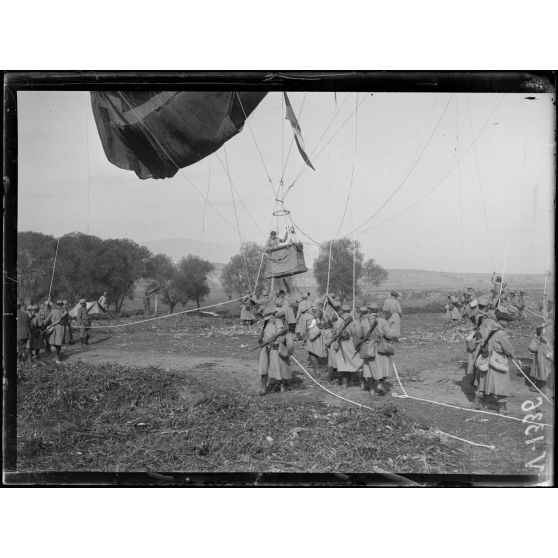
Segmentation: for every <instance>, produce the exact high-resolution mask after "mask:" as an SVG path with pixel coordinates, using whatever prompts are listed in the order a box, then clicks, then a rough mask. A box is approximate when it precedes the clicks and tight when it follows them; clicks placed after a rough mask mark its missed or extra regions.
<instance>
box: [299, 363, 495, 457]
mask: <svg viewBox="0 0 558 558" xmlns="http://www.w3.org/2000/svg"><path fill="white" fill-rule="evenodd" d="M291 358H292V359H293V360H294V361H295V362H296V364H298V366H299V368H300V369H301V370H302V371H303V372H304V373H305V374H306V375H307V376H308V377H309V378H310V379H311V380H312V381H313V382H314V383H315V384H316V385H317V386H318V387H320V388H321V389H323V390H324V391H326V392H327V393H329V394H330V395H333V397H337V398H338V399H342V400H343V401H347V403H352V404H353V405H357V407H361V408H363V409H368V410H369V411H375V410H376V409H374V408H373V407H369V406H368V405H363V404H362V403H358V402H357V401H353V400H352V399H347V398H346V397H342V396H341V395H338V394H337V393H334V392H333V391H331V390H329V389H327V388H326V387H325V386H323V385H322V384H320V382H318V380H316V379H315V378H314V377H313V376H312V374H310V372H308V371H307V370H306V368H304V366H302V364H300V362H298V360H296V358H295V357H294V356H292V355H291ZM435 432H437V433H439V434H445V435H446V436H450V437H452V438H456V439H458V440H461V441H462V442H465V443H467V444H472V445H473V446H481V447H485V448H489V449H495V447H494V446H487V445H485V444H477V443H476V442H471V441H469V440H465V439H464V438H458V437H457V436H453V435H452V434H447V433H446V432H442V431H441V430H435Z"/></svg>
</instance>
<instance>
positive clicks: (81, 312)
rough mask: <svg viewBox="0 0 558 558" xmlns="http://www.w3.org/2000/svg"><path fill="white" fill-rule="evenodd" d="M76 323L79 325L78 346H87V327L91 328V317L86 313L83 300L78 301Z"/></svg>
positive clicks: (85, 304) (85, 305)
mask: <svg viewBox="0 0 558 558" xmlns="http://www.w3.org/2000/svg"><path fill="white" fill-rule="evenodd" d="M76 317H77V322H78V325H79V340H80V344H81V346H82V347H83V345H84V344H85V345H89V327H90V326H91V316H90V315H89V313H88V311H87V302H86V301H85V298H82V299H81V300H80V301H79V308H78V309H77V316H76Z"/></svg>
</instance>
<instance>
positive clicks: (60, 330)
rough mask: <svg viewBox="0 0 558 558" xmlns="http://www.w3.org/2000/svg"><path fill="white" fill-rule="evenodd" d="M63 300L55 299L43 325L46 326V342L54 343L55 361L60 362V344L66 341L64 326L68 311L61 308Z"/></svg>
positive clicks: (66, 322)
mask: <svg viewBox="0 0 558 558" xmlns="http://www.w3.org/2000/svg"><path fill="white" fill-rule="evenodd" d="M63 305H64V303H63V301H62V300H57V301H56V308H53V309H52V310H51V311H50V314H49V315H48V316H47V317H46V320H45V324H44V325H45V326H48V327H47V335H48V342H49V344H50V345H54V348H55V350H56V363H57V364H61V358H62V345H63V344H64V343H65V342H66V339H67V335H68V334H67V333H66V328H67V327H68V325H67V324H68V313H67V312H64V310H63Z"/></svg>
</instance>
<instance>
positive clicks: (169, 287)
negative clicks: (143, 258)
mask: <svg viewBox="0 0 558 558" xmlns="http://www.w3.org/2000/svg"><path fill="white" fill-rule="evenodd" d="M176 273H177V269H176V265H175V264H174V263H173V261H172V260H171V259H170V258H169V257H168V256H167V255H165V254H156V255H155V256H152V257H151V258H150V259H149V261H148V262H147V264H146V272H145V274H146V277H148V278H149V279H153V281H154V283H152V284H151V285H150V288H157V289H159V291H160V293H161V297H162V300H163V302H164V303H165V304H167V305H168V307H169V314H172V313H173V312H174V307H175V306H176V305H177V304H178V303H179V302H180V298H179V297H180V293H179V292H178V291H177V290H176V289H175V284H174V283H175V277H176Z"/></svg>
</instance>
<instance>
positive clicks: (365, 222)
mask: <svg viewBox="0 0 558 558" xmlns="http://www.w3.org/2000/svg"><path fill="white" fill-rule="evenodd" d="M452 98H453V94H451V95H450V98H449V99H448V102H447V103H446V106H445V107H444V110H443V111H442V113H441V114H440V117H439V118H438V122H436V126H434V129H433V130H432V133H431V134H430V136H429V137H428V140H427V141H426V144H425V145H424V147H423V148H422V149H421V151H420V152H419V154H418V156H417V157H416V158H415V161H414V162H413V164H412V165H411V167H410V168H409V170H408V171H407V173H406V174H405V176H404V177H403V179H402V180H401V181H400V182H399V184H398V185H397V186H396V187H395V189H394V190H393V192H392V193H391V194H390V195H389V196H388V197H387V198H386V200H385V201H384V202H383V203H382V205H380V207H379V208H378V209H377V210H376V211H375V212H374V213H372V215H371V216H370V217H368V219H366V221H364V222H363V223H361V224H360V225H359V226H358V227H356V228H355V229H353V230H352V231H351V232H349V233H348V234H347V236H352V235H353V234H354V233H355V232H356V231H358V230H359V229H361V228H362V227H364V226H365V225H367V224H368V223H369V222H370V221H371V220H372V219H374V217H376V215H378V213H380V211H381V210H382V209H383V208H384V207H385V206H386V205H387V204H388V203H389V202H390V201H391V200H392V199H393V197H394V196H395V195H396V194H397V192H399V190H400V189H401V188H402V187H403V186H404V185H405V183H406V182H407V179H408V178H409V177H410V176H411V173H412V172H413V170H414V169H415V168H416V167H417V165H418V163H419V162H420V160H421V158H422V156H423V155H424V152H425V151H426V149H427V148H428V146H429V145H430V142H431V141H432V138H433V137H434V134H435V133H436V131H437V130H438V127H439V126H440V123H441V122H442V119H443V118H444V115H445V114H446V112H447V110H448V107H449V105H450V102H451V100H452Z"/></svg>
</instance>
